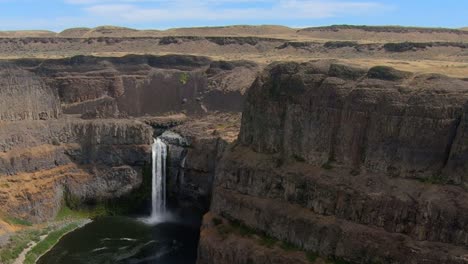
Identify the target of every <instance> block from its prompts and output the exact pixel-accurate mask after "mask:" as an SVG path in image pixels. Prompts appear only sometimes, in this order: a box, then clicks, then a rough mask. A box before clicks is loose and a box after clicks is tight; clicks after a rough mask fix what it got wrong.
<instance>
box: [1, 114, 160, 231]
mask: <svg viewBox="0 0 468 264" xmlns="http://www.w3.org/2000/svg"><path fill="white" fill-rule="evenodd" d="M151 136H152V130H151V127H149V126H146V125H144V124H142V123H139V122H136V121H125V120H100V121H91V120H90V121H87V120H80V119H62V120H55V121H47V122H46V121H25V122H15V123H11V124H5V125H3V126H2V127H1V128H0V138H1V139H0V149H1V150H2V151H3V152H2V153H0V164H1V168H0V182H1V183H0V186H1V187H0V200H1V203H0V210H1V211H3V212H5V213H7V214H9V215H11V216H15V217H18V218H24V219H29V220H31V221H35V222H40V221H45V220H47V219H50V218H52V217H54V216H55V214H56V212H57V210H58V209H59V208H60V205H61V203H62V202H63V199H65V198H67V199H68V198H73V200H74V202H80V203H85V202H94V201H102V200H106V199H111V198H116V197H120V196H122V195H124V194H126V193H129V192H130V191H131V190H133V189H134V188H136V187H138V186H139V184H140V183H141V181H142V167H143V166H144V165H145V163H146V162H149V157H150V154H149V150H150V149H149V148H150V145H149V144H150V142H151ZM65 196H66V197H65Z"/></svg>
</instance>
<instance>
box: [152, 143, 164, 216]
mask: <svg viewBox="0 0 468 264" xmlns="http://www.w3.org/2000/svg"><path fill="white" fill-rule="evenodd" d="M152 155H153V156H152V157H153V168H152V173H153V181H152V195H151V198H152V201H151V205H152V206H151V219H155V218H158V217H160V216H161V215H162V214H164V213H165V212H166V157H167V145H166V144H164V142H162V141H161V139H159V138H157V139H155V140H154V143H153V146H152Z"/></svg>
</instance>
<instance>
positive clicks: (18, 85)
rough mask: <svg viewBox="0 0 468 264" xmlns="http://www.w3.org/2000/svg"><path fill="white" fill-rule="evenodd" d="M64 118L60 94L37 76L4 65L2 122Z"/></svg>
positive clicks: (0, 66) (0, 103)
mask: <svg viewBox="0 0 468 264" xmlns="http://www.w3.org/2000/svg"><path fill="white" fill-rule="evenodd" d="M60 114H61V108H60V102H59V99H58V96H57V94H56V92H54V91H53V90H52V89H50V88H49V87H48V86H46V85H45V84H44V82H43V81H42V80H41V79H40V78H39V77H38V76H36V75H35V74H34V73H31V72H28V71H25V70H22V69H20V68H19V67H17V66H14V65H11V64H8V63H0V120H3V121H15V120H46V119H56V118H58V117H59V116H60Z"/></svg>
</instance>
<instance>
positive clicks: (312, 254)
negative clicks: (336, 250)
mask: <svg viewBox="0 0 468 264" xmlns="http://www.w3.org/2000/svg"><path fill="white" fill-rule="evenodd" d="M305 255H306V258H307V260H308V261H309V262H310V263H315V261H316V260H317V258H318V257H319V256H318V254H317V253H315V252H313V251H307V252H306V253H305Z"/></svg>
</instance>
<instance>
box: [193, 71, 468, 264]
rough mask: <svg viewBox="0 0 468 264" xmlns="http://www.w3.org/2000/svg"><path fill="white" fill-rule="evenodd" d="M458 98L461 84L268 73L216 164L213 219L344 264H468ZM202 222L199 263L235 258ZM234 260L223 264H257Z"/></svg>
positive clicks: (466, 95) (463, 89)
mask: <svg viewBox="0 0 468 264" xmlns="http://www.w3.org/2000/svg"><path fill="white" fill-rule="evenodd" d="M337 69H338V70H337ZM467 100H468V84H467V83H466V82H465V81H462V80H456V79H450V78H447V77H444V76H439V75H417V76H414V75H412V74H409V73H406V72H400V71H396V70H393V69H391V68H386V67H376V68H372V69H370V70H369V71H363V70H360V69H353V68H348V67H347V66H343V65H341V66H339V67H337V66H336V65H335V66H331V67H330V65H329V64H327V63H323V62H317V63H308V64H297V63H284V64H276V65H272V66H270V67H269V68H268V69H267V70H266V71H265V72H264V73H263V74H262V75H260V77H259V78H258V79H257V80H256V82H255V83H254V85H253V86H252V88H251V89H250V90H249V96H248V99H247V102H246V106H245V110H244V113H243V120H242V127H241V132H240V135H239V142H238V144H236V145H234V146H232V147H231V149H230V150H229V151H228V152H227V153H226V154H225V156H224V158H223V159H222V160H221V162H220V165H219V166H218V167H217V172H216V178H215V187H214V193H213V200H212V206H211V212H212V213H213V214H215V215H217V216H220V217H222V218H227V219H230V220H233V221H236V222H240V223H242V224H243V225H246V226H248V227H249V228H252V229H254V230H257V231H259V232H262V233H265V234H267V235H268V236H271V237H274V238H275V239H278V240H280V241H283V242H287V243H293V244H294V245H296V246H298V247H300V248H302V250H304V251H313V252H316V253H318V254H319V255H322V256H327V257H332V258H335V259H336V258H338V259H341V260H345V261H348V262H352V263H467V262H468V258H467V257H468V250H467V249H466V246H467V241H468V236H467V234H468V232H467V231H468V229H467V224H466V223H468V215H467V214H466V213H465V212H466V211H467V209H468V203H466V201H467V199H466V198H468V197H467V195H468V193H467V192H466V190H465V188H464V180H463V176H462V175H466V173H467V171H466V165H465V164H466V163H467V162H468V160H466V155H465V154H466V143H465V142H467V140H466V138H465V137H466V131H465V130H466V124H465V123H466V117H465V115H466V113H465V111H466V107H465V105H466V102H467ZM205 224H206V225H205V231H206V232H205V231H202V233H201V234H202V238H201V245H200V247H199V256H201V257H200V258H199V262H198V263H201V264H203V263H213V262H210V259H220V260H223V256H224V257H226V256H229V255H230V254H231V253H233V252H234V250H235V247H230V248H226V249H225V252H223V253H222V254H221V253H219V252H218V251H217V250H216V249H215V248H214V247H215V246H214V244H213V243H212V242H210V238H208V237H204V234H210V232H213V230H212V229H213V228H212V227H208V226H209V223H205ZM209 230H211V231H209ZM214 231H216V230H214ZM211 237H212V236H211ZM236 248H237V249H238V248H239V247H236ZM210 254H212V255H211V257H210ZM220 254H221V255H220ZM243 254H250V255H249V256H251V258H248V257H245V256H244V257H243V258H239V260H238V261H235V260H234V261H233V262H231V263H250V262H248V260H249V259H252V258H253V259H255V258H256V257H259V256H258V254H257V253H255V252H251V251H249V250H247V249H245V251H244V252H243ZM285 261H286V262H282V263H290V262H288V260H285Z"/></svg>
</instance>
